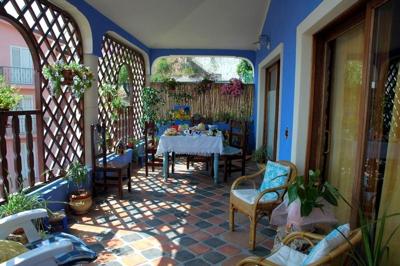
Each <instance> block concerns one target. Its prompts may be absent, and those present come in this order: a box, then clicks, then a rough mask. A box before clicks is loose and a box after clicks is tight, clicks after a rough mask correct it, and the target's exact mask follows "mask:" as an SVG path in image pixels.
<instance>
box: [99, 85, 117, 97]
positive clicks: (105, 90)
mask: <svg viewBox="0 0 400 266" xmlns="http://www.w3.org/2000/svg"><path fill="white" fill-rule="evenodd" d="M99 93H100V96H101V97H103V98H104V99H105V100H107V101H111V100H112V99H113V98H114V97H116V96H117V95H118V88H117V86H116V85H112V84H109V83H106V84H104V85H102V86H101V87H100V88H99Z"/></svg>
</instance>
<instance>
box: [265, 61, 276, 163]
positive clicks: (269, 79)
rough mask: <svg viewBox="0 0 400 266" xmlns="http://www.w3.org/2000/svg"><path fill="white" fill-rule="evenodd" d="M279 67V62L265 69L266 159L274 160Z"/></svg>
mask: <svg viewBox="0 0 400 266" xmlns="http://www.w3.org/2000/svg"><path fill="white" fill-rule="evenodd" d="M279 68H280V62H279V61H278V62H276V63H274V64H273V65H272V66H270V67H268V68H267V69H266V82H265V84H266V87H265V110H264V119H265V120H264V121H265V124H264V125H265V126H264V140H263V142H264V143H263V144H264V145H265V147H266V149H267V156H268V159H270V160H273V161H275V160H276V147H277V132H278V114H279V76H280V75H279Z"/></svg>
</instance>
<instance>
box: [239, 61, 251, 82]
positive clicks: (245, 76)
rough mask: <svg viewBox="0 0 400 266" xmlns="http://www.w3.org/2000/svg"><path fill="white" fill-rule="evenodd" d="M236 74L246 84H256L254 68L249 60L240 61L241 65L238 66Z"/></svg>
mask: <svg viewBox="0 0 400 266" xmlns="http://www.w3.org/2000/svg"><path fill="white" fill-rule="evenodd" d="M236 73H237V74H238V75H239V77H240V79H241V80H242V81H243V82H244V83H253V82H254V78H253V77H254V73H253V67H252V66H251V64H250V63H249V62H248V61H247V60H243V59H242V60H241V61H240V63H239V65H238V66H237V69H236Z"/></svg>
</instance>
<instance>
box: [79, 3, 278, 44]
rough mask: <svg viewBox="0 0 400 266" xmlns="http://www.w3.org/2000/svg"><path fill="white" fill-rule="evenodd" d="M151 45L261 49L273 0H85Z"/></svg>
mask: <svg viewBox="0 0 400 266" xmlns="http://www.w3.org/2000/svg"><path fill="white" fill-rule="evenodd" d="M85 1H86V2H88V3H89V4H90V5H92V6H93V7H94V8H96V9H97V10H99V11H100V12H101V13H103V14H104V15H105V16H107V17H108V18H110V19H111V20H112V21H114V22H115V23H117V24H118V25H119V26H121V27H122V28H123V29H125V30H126V31H128V32H129V33H131V34H132V35H134V36H135V37H136V38H138V39H139V40H140V41H142V42H143V43H144V44H145V45H147V46H149V47H150V48H182V49H185V48H186V49H190V48H194V49H195V48H200V49H251V50H253V49H255V45H254V44H253V43H254V42H255V41H257V40H258V35H259V34H260V32H261V27H262V24H263V23H264V19H265V14H266V11H267V10H266V9H267V7H268V3H269V1H270V0H112V1H110V0H85Z"/></svg>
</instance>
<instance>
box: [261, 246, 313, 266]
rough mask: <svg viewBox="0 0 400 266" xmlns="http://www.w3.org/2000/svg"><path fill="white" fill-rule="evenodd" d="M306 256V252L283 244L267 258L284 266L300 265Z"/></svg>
mask: <svg viewBox="0 0 400 266" xmlns="http://www.w3.org/2000/svg"><path fill="white" fill-rule="evenodd" d="M305 258H306V255H305V254H303V253H301V252H299V251H297V250H294V249H291V248H290V247H288V246H285V245H283V246H281V247H280V248H279V249H277V250H276V251H275V252H273V253H272V254H271V255H270V256H268V257H267V260H269V261H271V262H273V263H275V264H278V265H282V266H298V265H301V264H302V263H303V261H304V259H305Z"/></svg>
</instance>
